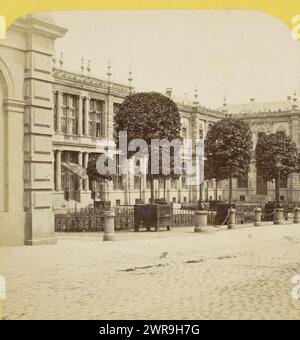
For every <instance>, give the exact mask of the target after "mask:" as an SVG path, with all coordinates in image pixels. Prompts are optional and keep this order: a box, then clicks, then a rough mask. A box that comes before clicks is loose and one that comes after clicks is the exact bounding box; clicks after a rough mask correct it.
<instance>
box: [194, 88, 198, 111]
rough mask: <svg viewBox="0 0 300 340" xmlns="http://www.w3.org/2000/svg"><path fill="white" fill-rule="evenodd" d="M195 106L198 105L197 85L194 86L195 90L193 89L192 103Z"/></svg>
mask: <svg viewBox="0 0 300 340" xmlns="http://www.w3.org/2000/svg"><path fill="white" fill-rule="evenodd" d="M193 104H194V105H195V106H198V105H199V101H198V88H197V86H195V90H194V103H193Z"/></svg>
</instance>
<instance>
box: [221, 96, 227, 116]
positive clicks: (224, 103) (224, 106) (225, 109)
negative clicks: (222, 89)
mask: <svg viewBox="0 0 300 340" xmlns="http://www.w3.org/2000/svg"><path fill="white" fill-rule="evenodd" d="M222 112H224V113H225V117H228V109H227V98H226V95H224V99H223V109H222Z"/></svg>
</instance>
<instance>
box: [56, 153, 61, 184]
mask: <svg viewBox="0 0 300 340" xmlns="http://www.w3.org/2000/svg"><path fill="white" fill-rule="evenodd" d="M55 190H56V191H61V151H60V150H56V151H55Z"/></svg>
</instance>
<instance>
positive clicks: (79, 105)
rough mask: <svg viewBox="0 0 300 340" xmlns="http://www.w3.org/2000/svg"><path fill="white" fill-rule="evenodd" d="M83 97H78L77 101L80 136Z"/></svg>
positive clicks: (79, 133) (79, 132)
mask: <svg viewBox="0 0 300 340" xmlns="http://www.w3.org/2000/svg"><path fill="white" fill-rule="evenodd" d="M82 101H83V97H82V96H79V101H78V131H77V132H78V135H79V136H81V135H82V111H83V104H82Z"/></svg>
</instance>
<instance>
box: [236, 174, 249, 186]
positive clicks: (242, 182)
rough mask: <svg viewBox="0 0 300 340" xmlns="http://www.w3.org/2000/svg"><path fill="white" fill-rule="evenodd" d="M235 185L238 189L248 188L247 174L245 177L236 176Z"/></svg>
mask: <svg viewBox="0 0 300 340" xmlns="http://www.w3.org/2000/svg"><path fill="white" fill-rule="evenodd" d="M237 187H238V188H239V189H247V188H248V175H247V177H246V178H238V179H237Z"/></svg>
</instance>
